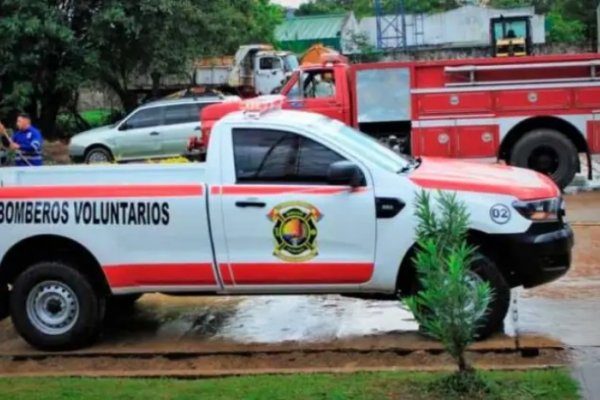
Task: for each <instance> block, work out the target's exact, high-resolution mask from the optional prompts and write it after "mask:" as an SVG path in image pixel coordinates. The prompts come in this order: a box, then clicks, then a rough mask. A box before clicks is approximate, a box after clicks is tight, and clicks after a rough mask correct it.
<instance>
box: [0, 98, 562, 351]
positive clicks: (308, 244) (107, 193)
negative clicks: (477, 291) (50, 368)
mask: <svg viewBox="0 0 600 400" xmlns="http://www.w3.org/2000/svg"><path fill="white" fill-rule="evenodd" d="M280 104H281V99H280V98H279V97H275V98H270V99H264V100H259V101H256V102H246V103H243V105H244V107H245V108H246V111H244V112H242V111H240V112H236V113H233V114H230V115H228V116H227V117H226V118H224V119H223V120H221V121H219V122H218V123H217V124H216V125H215V126H214V129H213V137H212V140H211V142H210V146H211V148H210V151H209V152H208V157H207V160H206V162H205V163H190V164H176V165H164V164H162V165H161V164H156V165H147V164H144V165H119V166H115V165H94V166H66V167H42V168H37V169H16V168H12V169H4V170H3V171H2V172H0V181H1V182H0V183H1V187H0V230H1V232H0V233H1V234H2V238H3V240H2V241H1V242H0V283H1V284H2V285H4V287H5V288H6V287H10V288H11V289H10V292H9V293H8V294H7V293H5V297H6V296H9V297H10V313H11V315H12V320H13V322H14V325H15V327H16V329H17V330H18V332H19V333H20V334H21V335H22V336H23V337H24V338H25V339H26V340H27V341H28V342H29V343H31V344H32V345H33V346H35V347H37V348H40V349H46V350H57V349H65V348H77V347H81V346H85V345H88V344H90V343H91V342H92V341H93V340H94V338H95V337H97V334H98V332H99V331H100V329H101V324H102V320H103V318H104V309H105V303H106V301H107V300H114V301H118V300H119V299H121V300H123V301H127V300H131V299H135V298H136V296H137V295H139V294H141V293H148V292H160V293H186V294H197V295H209V294H210V295H214V294H226V295H237V294H240V295H241V294H291V293H294V294H299V293H300V294H316V293H321V294H323V293H331V294H346V295H353V296H359V297H369V296H377V297H389V298H397V295H400V296H405V295H410V294H413V293H414V292H415V290H417V289H415V288H417V287H418V285H415V283H416V281H417V280H416V276H415V270H414V268H413V266H412V264H411V258H412V255H413V254H414V253H413V251H414V248H415V233H414V231H415V227H416V224H417V221H416V218H415V216H414V201H415V195H416V193H417V192H419V191H421V190H426V191H431V192H432V195H434V196H436V195H437V193H438V190H447V191H453V192H456V193H457V196H458V197H459V198H460V200H462V201H464V203H465V204H466V205H467V207H468V211H469V213H470V214H471V223H472V226H471V239H472V240H473V242H474V243H476V244H477V245H478V246H480V247H479V249H480V250H479V251H480V255H481V257H479V258H478V261H477V263H476V265H474V266H473V272H474V276H476V277H478V278H479V279H483V280H486V281H488V282H490V284H491V286H492V288H493V289H494V291H495V293H496V296H495V298H494V301H493V302H492V303H491V304H490V310H489V312H488V313H487V314H486V315H485V316H483V317H482V318H483V320H482V323H483V325H482V326H483V327H482V331H481V335H482V336H485V335H487V334H490V333H491V332H493V331H495V330H497V329H498V328H499V327H500V326H501V324H502V321H503V319H504V316H505V314H506V312H507V309H508V304H509V298H510V288H512V287H516V286H525V287H533V286H536V285H540V284H542V283H545V282H548V281H551V280H553V279H556V278H558V277H560V276H561V275H563V274H564V273H565V272H566V271H567V270H568V268H569V265H570V258H571V257H570V256H571V247H572V244H573V234H572V231H571V230H570V228H569V227H568V225H567V224H566V223H565V222H564V220H563V212H562V199H561V197H560V192H559V190H558V189H557V187H556V185H554V184H553V183H552V181H551V180H550V179H549V178H547V177H546V176H544V175H541V174H538V173H536V172H533V171H530V170H525V169H518V168H513V167H507V166H498V165H479V164H470V163H465V162H458V161H450V160H443V159H427V158H424V159H422V160H411V159H405V158H403V157H402V156H400V155H398V154H396V153H394V152H393V151H391V150H389V149H388V148H386V147H384V146H382V145H381V144H379V143H378V142H377V141H375V140H374V139H371V138H369V137H367V136H365V135H363V134H361V133H359V132H357V131H356V130H354V129H352V128H350V127H348V126H346V125H344V124H343V123H341V122H339V121H336V120H333V119H330V118H327V117H325V116H322V115H319V114H313V113H306V112H299V111H290V110H280V109H279V107H278V106H279V105H280ZM5 292H6V289H5Z"/></svg>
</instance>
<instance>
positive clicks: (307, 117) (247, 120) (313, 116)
mask: <svg viewBox="0 0 600 400" xmlns="http://www.w3.org/2000/svg"><path fill="white" fill-rule="evenodd" d="M324 118H327V117H325V116H323V115H321V114H317V113H311V112H305V111H295V110H273V111H268V112H266V113H264V114H262V115H261V116H260V117H250V116H248V115H247V114H245V113H244V112H242V111H236V112H233V113H230V114H227V115H226V116H225V117H224V118H223V119H222V120H221V121H223V122H226V123H234V124H238V123H239V124H249V125H253V124H263V123H267V124H268V123H274V124H285V125H293V126H302V127H308V126H311V125H314V124H315V123H318V122H321V121H323V119H324Z"/></svg>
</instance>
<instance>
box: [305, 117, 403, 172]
mask: <svg viewBox="0 0 600 400" xmlns="http://www.w3.org/2000/svg"><path fill="white" fill-rule="evenodd" d="M314 128H315V129H318V130H320V131H321V132H323V131H325V133H326V134H331V135H332V136H336V141H339V142H341V143H342V144H343V145H344V146H346V147H348V148H351V149H352V150H353V151H354V152H355V153H356V154H360V155H361V157H363V158H365V159H367V160H368V161H370V162H372V163H373V164H376V165H378V166H380V167H381V168H384V169H386V170H388V171H390V172H394V173H397V172H400V171H405V170H406V169H407V168H409V166H410V164H411V161H410V160H409V159H408V158H406V157H404V156H402V155H400V154H398V153H396V152H394V151H393V150H391V149H390V148H388V147H386V146H385V145H383V144H381V143H380V142H379V141H377V140H376V139H373V138H372V137H370V136H368V135H365V134H364V133H362V132H360V131H358V130H356V129H353V128H351V127H349V126H348V125H346V124H344V123H342V122H340V121H338V120H334V119H331V118H327V117H323V118H322V119H320V120H319V122H318V123H317V124H315V125H314Z"/></svg>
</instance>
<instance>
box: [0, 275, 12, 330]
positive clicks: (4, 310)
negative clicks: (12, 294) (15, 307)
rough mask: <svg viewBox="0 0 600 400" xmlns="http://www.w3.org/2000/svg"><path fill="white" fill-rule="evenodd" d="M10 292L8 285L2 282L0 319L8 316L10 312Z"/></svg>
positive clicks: (0, 285) (0, 286)
mask: <svg viewBox="0 0 600 400" xmlns="http://www.w3.org/2000/svg"><path fill="white" fill-rule="evenodd" d="M8 299H9V292H8V286H7V285H5V284H0V321H2V320H3V319H4V318H6V317H8V315H9V314H10V311H9V307H8Z"/></svg>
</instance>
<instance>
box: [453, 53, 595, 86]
mask: <svg viewBox="0 0 600 400" xmlns="http://www.w3.org/2000/svg"><path fill="white" fill-rule="evenodd" d="M576 67H588V68H589V74H588V75H586V76H565V77H562V78H546V79H512V80H496V81H490V80H479V79H478V75H477V73H478V72H484V71H503V70H504V71H511V70H514V71H516V70H526V69H546V68H576ZM598 67H600V60H590V61H566V62H556V63H531V64H502V65H464V66H458V67H445V68H444V72H445V73H446V75H447V76H450V75H452V74H461V75H459V76H455V77H454V79H455V80H456V79H457V78H458V79H463V81H462V82H447V83H446V86H447V87H460V86H483V85H485V86H489V85H506V84H542V83H574V82H592V81H598V80H600V70H598ZM580 75H581V74H580Z"/></svg>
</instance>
